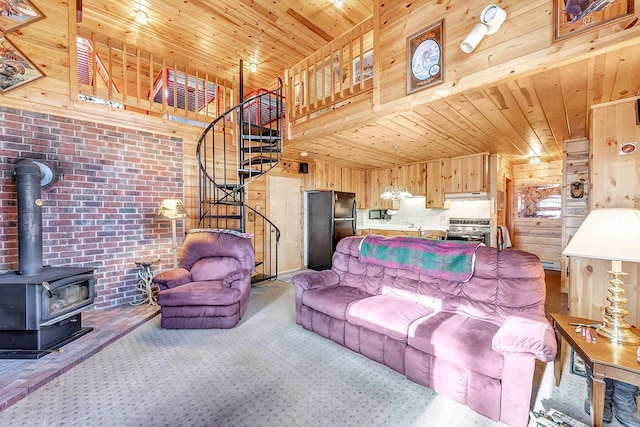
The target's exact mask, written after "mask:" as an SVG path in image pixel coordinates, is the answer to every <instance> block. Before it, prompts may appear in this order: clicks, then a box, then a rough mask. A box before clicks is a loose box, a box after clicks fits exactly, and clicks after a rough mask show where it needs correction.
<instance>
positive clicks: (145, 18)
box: [136, 10, 149, 25]
mask: <svg viewBox="0 0 640 427" xmlns="http://www.w3.org/2000/svg"><path fill="white" fill-rule="evenodd" d="M136 22H137V23H138V24H142V25H145V24H147V23H148V22H149V15H147V13H146V12H144V11H142V10H136Z"/></svg>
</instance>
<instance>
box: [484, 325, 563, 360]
mask: <svg viewBox="0 0 640 427" xmlns="http://www.w3.org/2000/svg"><path fill="white" fill-rule="evenodd" d="M491 345H492V347H493V350H495V351H500V352H514V353H532V354H533V355H534V356H535V357H536V358H538V359H540V360H541V361H543V362H551V361H553V360H554V359H555V357H556V352H557V351H558V344H557V342H556V338H555V334H554V333H553V328H552V327H551V324H550V323H549V321H548V320H547V319H546V318H545V317H544V316H540V315H532V314H529V315H527V314H521V315H518V316H512V317H508V318H507V319H506V320H505V322H504V323H503V324H502V326H501V327H500V329H499V330H498V332H497V333H496V334H495V335H494V336H493V340H492V342H491Z"/></svg>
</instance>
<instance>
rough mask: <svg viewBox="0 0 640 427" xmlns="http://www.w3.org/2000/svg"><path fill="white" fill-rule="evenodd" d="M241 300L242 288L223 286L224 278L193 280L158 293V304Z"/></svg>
mask: <svg viewBox="0 0 640 427" xmlns="http://www.w3.org/2000/svg"><path fill="white" fill-rule="evenodd" d="M239 301H240V289H238V288H228V287H224V286H222V280H211V281H207V282H191V283H187V284H186V285H182V286H178V287H175V288H171V289H165V290H163V291H160V292H159V293H158V304H160V305H167V306H176V307H177V306H181V305H229V304H235V303H237V302H239Z"/></svg>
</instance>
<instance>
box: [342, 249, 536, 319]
mask: <svg viewBox="0 0 640 427" xmlns="http://www.w3.org/2000/svg"><path fill="white" fill-rule="evenodd" d="M362 239H363V238H362V237H348V238H345V239H342V240H341V241H340V242H339V243H338V245H337V248H336V252H335V254H334V257H333V266H332V270H333V271H335V272H336V273H337V274H338V275H339V276H340V280H341V282H342V283H343V284H345V285H348V286H354V287H358V288H361V289H363V290H366V291H367V292H369V293H372V294H390V295H398V296H402V297H404V298H407V299H410V300H413V301H415V302H418V303H420V304H422V305H425V306H427V307H430V308H432V309H433V310H436V311H447V312H456V313H461V314H464V315H467V316H470V317H475V318H481V319H485V320H489V321H491V322H493V323H496V324H502V322H503V321H504V319H505V318H506V316H508V315H510V314H511V313H518V312H520V313H521V312H535V313H538V314H540V313H542V314H544V301H545V297H546V287H545V281H544V270H543V268H542V266H541V264H540V260H539V258H538V257H537V256H535V255H533V254H530V253H528V252H524V251H519V250H515V249H507V250H502V251H499V250H497V249H496V248H491V247H488V246H481V247H479V248H478V250H477V251H476V260H475V268H474V273H473V276H472V277H471V279H470V280H468V281H467V282H450V281H446V280H441V279H437V278H434V277H430V276H427V275H425V274H419V273H415V272H412V271H409V270H404V269H400V268H385V267H380V266H377V265H372V264H366V263H362V262H361V261H360V259H359V255H360V252H359V249H358V248H359V245H360V242H361V241H362Z"/></svg>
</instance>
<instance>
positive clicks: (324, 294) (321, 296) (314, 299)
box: [302, 285, 371, 320]
mask: <svg viewBox="0 0 640 427" xmlns="http://www.w3.org/2000/svg"><path fill="white" fill-rule="evenodd" d="M370 296H371V294H369V293H367V292H365V291H363V290H361V289H358V288H354V287H352V286H341V285H338V286H329V287H326V288H319V289H312V290H309V291H306V292H305V293H304V294H303V295H302V304H303V305H306V306H307V307H309V308H312V309H314V310H316V311H319V312H321V313H324V314H326V315H328V316H330V317H333V318H335V319H340V320H345V319H346V313H347V307H348V306H349V304H351V303H352V302H353V301H358V300H361V299H363V298H368V297H370Z"/></svg>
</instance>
